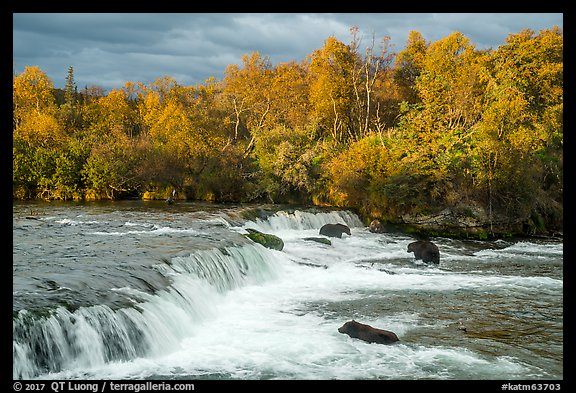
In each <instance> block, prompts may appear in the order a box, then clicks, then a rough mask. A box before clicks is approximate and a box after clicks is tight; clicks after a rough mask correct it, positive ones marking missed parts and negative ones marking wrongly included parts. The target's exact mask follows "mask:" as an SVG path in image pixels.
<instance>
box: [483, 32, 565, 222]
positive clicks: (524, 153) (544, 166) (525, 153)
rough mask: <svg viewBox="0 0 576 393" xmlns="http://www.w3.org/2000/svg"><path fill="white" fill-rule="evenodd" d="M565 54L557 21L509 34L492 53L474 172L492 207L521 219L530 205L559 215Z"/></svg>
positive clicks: (533, 210) (529, 208)
mask: <svg viewBox="0 0 576 393" xmlns="http://www.w3.org/2000/svg"><path fill="white" fill-rule="evenodd" d="M562 59H563V45H562V32H561V31H560V29H558V28H553V29H551V30H542V31H540V33H539V34H535V32H533V31H531V30H528V29H526V30H523V31H521V32H520V33H518V34H512V35H510V36H509V37H508V38H507V40H506V44H504V45H502V46H500V47H499V48H498V49H497V50H495V51H494V52H493V53H492V55H491V57H490V62H489V64H488V66H487V68H486V73H485V74H484V75H485V77H486V80H487V90H486V94H485V104H484V107H483V116H482V121H481V122H479V124H478V126H477V139H478V143H477V145H476V146H475V149H474V153H475V154H474V169H475V171H474V176H475V180H476V182H477V184H478V186H479V187H482V188H483V189H485V190H486V192H487V197H488V204H489V206H490V211H492V210H493V208H494V209H498V210H499V211H501V212H505V213H506V214H508V215H511V216H514V217H518V218H523V219H525V218H526V217H529V216H530V215H531V214H533V213H534V212H535V211H540V213H539V214H551V215H554V216H555V217H556V219H558V216H560V213H559V211H560V210H559V209H560V208H559V206H558V205H559V204H560V203H561V200H562V199H561V198H562V197H561V195H562V112H563V93H562V92H563V60H562ZM543 185H544V187H543ZM546 191H551V192H550V193H549V194H548V193H546ZM554 205H556V206H555V207H554V208H552V209H551V211H549V212H546V210H547V209H548V208H549V207H551V206H554Z"/></svg>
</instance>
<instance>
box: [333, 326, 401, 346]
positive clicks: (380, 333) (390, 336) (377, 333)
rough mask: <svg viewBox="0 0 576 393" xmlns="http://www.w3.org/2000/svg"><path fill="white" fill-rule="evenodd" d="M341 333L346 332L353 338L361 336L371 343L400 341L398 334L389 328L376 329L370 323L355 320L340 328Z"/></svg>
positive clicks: (360, 337) (361, 338)
mask: <svg viewBox="0 0 576 393" xmlns="http://www.w3.org/2000/svg"><path fill="white" fill-rule="evenodd" d="M338 331H339V332H340V333H345V334H347V335H349V336H350V337H352V338H359V339H360V340H364V341H367V342H369V343H377V344H392V343H395V342H396V341H399V339H398V336H397V335H396V334H395V333H393V332H390V331H388V330H383V329H376V328H373V327H372V326H370V325H365V324H363V323H360V322H356V321H355V320H351V321H348V322H346V323H345V324H344V325H342V326H341V327H339V328H338Z"/></svg>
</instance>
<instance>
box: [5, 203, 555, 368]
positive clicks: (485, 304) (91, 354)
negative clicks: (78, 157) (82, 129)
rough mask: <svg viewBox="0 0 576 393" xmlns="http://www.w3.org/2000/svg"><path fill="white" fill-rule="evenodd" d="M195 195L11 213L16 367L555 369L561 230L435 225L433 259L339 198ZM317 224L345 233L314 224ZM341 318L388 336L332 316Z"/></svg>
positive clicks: (405, 239)
mask: <svg viewBox="0 0 576 393" xmlns="http://www.w3.org/2000/svg"><path fill="white" fill-rule="evenodd" d="M134 205H135V206H136V208H133V207H134ZM192 206H193V205H184V204H182V205H178V206H171V207H170V208H165V207H164V205H162V208H161V209H158V210H157V211H156V210H151V209H150V208H149V206H148V205H146V204H142V203H136V202H134V203H129V204H128V207H129V208H128V209H123V208H120V207H119V205H118V204H114V205H110V206H103V207H102V206H100V205H99V206H84V205H83V206H77V207H69V206H66V209H62V210H58V209H55V208H54V207H53V206H52V205H50V206H47V207H45V208H44V209H45V210H46V213H45V214H44V215H45V216H46V217H49V218H46V219H44V220H33V221H31V220H27V219H22V220H20V221H18V220H15V225H14V228H15V231H14V244H15V248H14V256H15V258H14V270H13V271H14V280H13V283H14V290H13V293H14V299H15V302H14V307H13V309H14V318H13V321H14V322H13V332H14V341H13V376H14V378H15V379H34V378H40V379H84V378H88V379H174V378H176V379H415V378H416V379H503V378H504V379H525V378H529V379H534V378H543V379H557V378H562V375H563V374H562V372H563V371H562V289H563V282H562V255H563V248H562V243H556V242H552V243H546V244H540V242H532V241H527V242H513V241H496V242H467V241H464V242H463V241H456V240H450V239H444V238H437V239H434V241H435V242H437V244H438V245H439V247H440V249H441V263H440V265H434V266H430V265H427V264H425V263H423V262H419V261H415V260H414V257H413V255H412V254H410V253H408V252H407V251H406V247H407V244H409V243H410V242H411V241H413V239H412V237H411V236H409V235H407V234H399V233H384V234H374V233H371V232H370V231H369V230H368V228H367V227H366V226H365V225H362V223H361V221H360V220H359V219H358V217H356V216H355V215H354V214H353V213H351V212H347V211H332V212H327V211H325V210H321V209H308V210H306V211H302V210H300V211H299V210H292V209H290V211H280V212H276V213H274V214H271V215H269V216H268V217H267V218H266V219H253V220H252V221H246V218H242V219H239V217H243V216H242V214H244V213H245V212H246V208H244V207H243V208H239V209H235V208H229V207H226V209H227V210H226V209H225V208H224V207H223V208H218V209H215V211H214V212H213V213H210V212H207V211H206V210H203V209H205V207H204V206H202V207H199V208H197V207H192ZM175 209H180V210H175ZM248 210H249V211H248V212H251V211H253V210H254V208H252V207H249V208H248ZM258 210H259V211H260V208H259V207H258ZM25 212H27V210H26V211H25ZM228 213H230V214H228ZM241 213H242V214H241ZM26 214H27V213H26ZM222 217H226V218H225V220H226V223H224V222H223V221H222V220H224V218H222ZM244 217H245V216H244ZM327 223H343V224H346V225H348V226H349V227H350V228H351V235H350V236H348V235H347V236H343V237H342V238H332V239H330V240H331V243H330V244H327V243H326V242H324V243H322V242H317V241H311V239H310V238H316V237H317V236H318V235H319V229H320V227H321V226H322V225H324V224H327ZM47 224H48V225H47ZM135 227H136V228H135ZM247 228H254V229H258V230H260V231H262V232H265V233H270V234H274V235H276V236H279V237H280V238H281V239H282V240H283V242H284V248H283V250H282V251H275V250H268V249H266V248H264V247H263V246H261V245H260V244H256V243H252V242H250V241H249V240H247V239H245V238H243V237H242V236H241V234H242V233H244V232H245V229H247ZM135 229H138V230H135ZM316 240H317V239H316ZM168 256H170V257H168ZM160 261H163V263H160ZM130 304H131V306H130ZM58 306H61V307H60V308H57V307H58ZM26 310H28V311H26ZM352 318H353V319H356V320H358V321H361V322H363V323H367V324H370V325H372V326H376V327H380V328H384V329H389V330H391V331H393V332H395V333H396V334H397V335H398V337H399V338H400V343H398V345H394V346H385V347H382V346H380V345H376V344H368V343H365V342H363V341H361V340H357V339H352V338H350V337H348V336H347V335H343V334H341V333H339V331H338V328H339V327H340V326H342V324H343V323H344V322H345V321H347V320H349V319H352ZM459 321H462V322H464V323H465V324H466V326H467V327H468V331H467V332H462V331H461V330H458V329H457V328H456V327H455V326H458V322H459Z"/></svg>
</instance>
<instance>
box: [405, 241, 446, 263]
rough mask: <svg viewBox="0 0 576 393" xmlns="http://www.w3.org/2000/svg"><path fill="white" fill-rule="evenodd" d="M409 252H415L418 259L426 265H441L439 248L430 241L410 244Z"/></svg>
mask: <svg viewBox="0 0 576 393" xmlns="http://www.w3.org/2000/svg"><path fill="white" fill-rule="evenodd" d="M408 252H413V253H414V257H415V258H416V259H421V260H422V261H424V262H426V263H436V264H438V263H440V251H439V250H438V246H437V245H436V244H434V243H432V242H430V241H428V240H418V241H415V242H412V243H410V244H408Z"/></svg>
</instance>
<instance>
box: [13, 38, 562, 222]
mask: <svg viewBox="0 0 576 393" xmlns="http://www.w3.org/2000/svg"><path fill="white" fill-rule="evenodd" d="M389 41H390V40H389V37H383V38H382V39H381V40H380V41H379V42H377V41H376V40H375V39H374V38H372V39H371V42H369V43H368V45H366V42H362V39H361V38H360V37H359V30H358V28H352V29H351V36H350V42H349V43H344V42H341V41H339V40H338V39H336V38H335V37H328V38H327V39H326V40H325V41H324V45H323V46H322V47H321V48H319V49H317V50H315V51H313V53H311V54H309V55H308V56H307V57H306V59H305V60H303V61H300V62H298V61H290V62H286V63H281V64H278V65H272V63H271V62H270V59H269V58H268V57H267V56H265V55H262V54H260V53H258V52H253V53H250V54H246V55H244V56H243V57H242V59H241V64H239V65H234V64H233V65H229V66H228V67H227V68H226V70H225V72H224V77H223V78H222V80H217V79H215V78H210V79H208V80H206V81H205V82H204V83H202V84H199V85H196V86H182V85H180V84H179V83H177V82H176V80H174V79H173V78H171V77H169V76H164V77H161V78H158V79H157V80H155V81H154V82H153V83H150V84H143V83H141V82H133V81H127V82H126V83H125V84H124V86H123V87H122V88H120V89H113V90H111V91H109V92H107V93H104V90H103V89H102V88H100V87H98V86H85V87H83V88H80V89H79V88H78V86H76V83H75V81H74V70H73V68H72V67H69V69H68V76H67V78H66V85H65V88H64V89H56V88H54V84H53V81H52V80H51V79H50V78H49V77H48V75H46V74H45V73H44V72H43V71H42V70H41V69H40V68H39V67H37V66H28V67H25V69H24V71H23V72H22V73H20V74H18V75H14V76H13V198H14V199H22V200H25V199H45V200H98V199H126V198H140V199H142V198H144V199H164V198H166V197H168V196H169V195H170V194H171V193H172V191H173V190H176V195H177V196H178V198H181V199H188V200H203V201H214V202H272V203H302V204H315V205H329V206H337V207H346V208H352V209H355V210H356V211H358V212H359V213H360V214H362V215H363V216H365V217H371V218H380V219H383V220H387V221H391V222H392V221H394V220H397V219H398V217H401V216H403V215H406V214H411V215H417V214H431V213H434V212H439V211H442V210H443V209H446V208H451V209H460V210H461V211H464V210H466V209H471V208H472V207H473V208H475V209H476V208H479V209H483V210H484V211H486V212H489V214H490V215H496V214H497V215H499V216H502V217H506V219H508V220H512V221H518V222H521V221H523V220H524V221H525V220H528V219H530V220H532V221H534V220H535V217H536V218H537V221H541V223H540V224H541V225H548V226H561V225H562V204H563V200H562V195H563V32H562V30H561V29H560V28H558V27H554V28H552V29H549V30H541V31H539V32H538V33H536V32H534V31H531V30H529V29H525V30H522V31H520V32H519V33H517V34H511V35H509V36H508V38H507V40H506V42H505V43H504V44H503V45H501V46H499V47H498V48H496V49H490V50H478V49H477V48H476V47H475V45H474V43H472V42H470V40H469V39H468V38H467V37H466V36H464V35H463V34H461V33H458V32H455V33H452V34H451V35H449V36H447V37H445V38H442V39H440V40H438V41H435V42H428V41H426V40H425V39H424V37H422V35H421V34H420V33H418V32H417V31H412V32H411V33H410V35H409V37H408V40H407V42H406V45H405V47H404V48H403V49H402V50H401V51H399V52H398V53H394V52H392V50H391V48H390V45H389ZM363 47H367V49H366V50H361V48H363Z"/></svg>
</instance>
